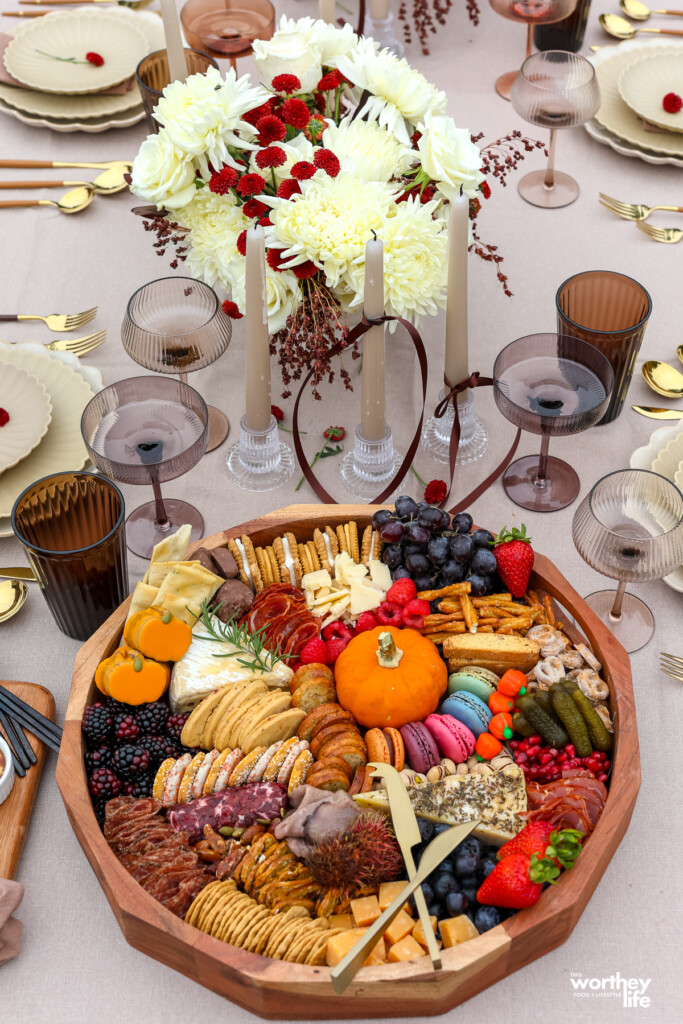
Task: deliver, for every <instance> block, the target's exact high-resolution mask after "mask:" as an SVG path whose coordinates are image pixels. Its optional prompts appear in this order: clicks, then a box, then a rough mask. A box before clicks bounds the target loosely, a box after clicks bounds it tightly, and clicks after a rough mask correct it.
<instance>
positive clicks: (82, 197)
mask: <svg viewBox="0 0 683 1024" xmlns="http://www.w3.org/2000/svg"><path fill="white" fill-rule="evenodd" d="M94 198H95V189H94V188H93V187H92V185H88V186H87V187H85V186H81V188H74V189H72V190H71V192H67V193H65V195H63V196H62V198H61V199H60V200H59V201H58V202H56V203H55V202H53V200H52V199H6V200H4V201H3V202H0V207H9V206H56V207H57V209H58V210H59V211H60V212H61V213H80V212H81V210H85V208H86V206H90V204H91V203H92V201H93V199H94Z"/></svg>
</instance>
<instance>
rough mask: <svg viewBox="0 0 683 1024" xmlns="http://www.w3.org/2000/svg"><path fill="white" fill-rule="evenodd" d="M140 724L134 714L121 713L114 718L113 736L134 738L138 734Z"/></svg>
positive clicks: (122, 738) (118, 738)
mask: <svg viewBox="0 0 683 1024" xmlns="http://www.w3.org/2000/svg"><path fill="white" fill-rule="evenodd" d="M140 731H141V730H140V726H139V724H138V721H137V718H135V716H134V715H130V714H125V713H124V714H122V715H117V716H116V717H115V718H114V737H115V739H117V740H123V741H124V742H127V741H128V740H136V739H137V738H138V736H139V735H140Z"/></svg>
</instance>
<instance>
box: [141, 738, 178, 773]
mask: <svg viewBox="0 0 683 1024" xmlns="http://www.w3.org/2000/svg"><path fill="white" fill-rule="evenodd" d="M138 746H141V747H144V748H145V750H148V751H149V767H150V768H151V769H153V770H154V771H156V770H157V768H158V767H159V765H160V764H161V762H162V761H165V760H166V758H167V757H176V758H177V757H179V756H180V755H179V753H178V744H177V743H176V742H175V740H172V739H170V738H169V737H168V736H142V737H141V738H140V743H139V744H138Z"/></svg>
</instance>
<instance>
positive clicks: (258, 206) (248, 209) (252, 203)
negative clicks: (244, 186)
mask: <svg viewBox="0 0 683 1024" xmlns="http://www.w3.org/2000/svg"><path fill="white" fill-rule="evenodd" d="M267 212H268V207H267V206H266V204H265V203H262V202H261V200H260V199H247V201H246V203H245V204H244V206H243V207H242V213H243V214H244V216H245V217H262V216H263V214H264V213H267Z"/></svg>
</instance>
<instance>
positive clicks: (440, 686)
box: [334, 626, 448, 728]
mask: <svg viewBox="0 0 683 1024" xmlns="http://www.w3.org/2000/svg"><path fill="white" fill-rule="evenodd" d="M334 677H335V682H336V686H337V700H338V701H339V703H340V704H341V706H342V707H343V708H346V710H347V711H350V712H351V714H352V715H353V717H354V718H355V719H356V721H357V722H360V724H361V725H365V726H368V727H369V728H372V727H374V726H379V727H380V728H385V727H386V726H393V727H394V728H399V727H400V726H402V725H407V723H408V722H414V721H416V720H418V719H423V718H426V717H427V715H431V714H432V712H433V711H436V708H437V706H438V704H439V698H440V697H441V696H442V695H443V693H444V692H445V690H446V684H447V682H448V670H447V668H446V664H445V662H444V661H443V660H442V658H441V656H440V655H439V652H438V650H437V648H436V646H435V645H434V644H433V643H432V641H431V640H429V639H428V638H427V637H425V636H422V634H421V633H418V632H417V630H414V629H396V628H395V627H394V626H379V627H377V628H376V629H369V630H367V631H366V632H364V633H359V634H358V635H357V636H355V637H354V638H353V639H352V640H351V641H350V642H349V644H348V645H347V647H346V648H345V649H344V650H343V651H342V653H341V654H340V655H339V657H338V658H337V660H336V662H335V664H334Z"/></svg>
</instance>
